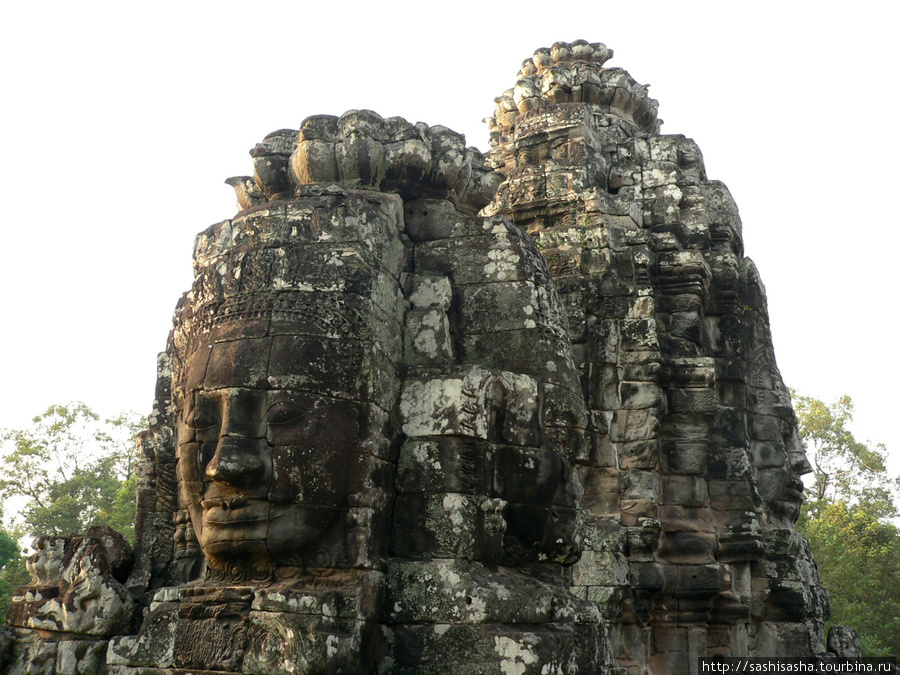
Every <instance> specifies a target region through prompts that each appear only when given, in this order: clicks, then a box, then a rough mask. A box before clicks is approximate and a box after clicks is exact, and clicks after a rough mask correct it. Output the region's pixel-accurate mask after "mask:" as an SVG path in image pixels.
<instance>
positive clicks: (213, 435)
mask: <svg viewBox="0 0 900 675" xmlns="http://www.w3.org/2000/svg"><path fill="white" fill-rule="evenodd" d="M220 418H221V415H220V413H219V408H218V406H217V405H216V403H215V401H213V400H211V399H209V398H207V397H205V396H201V395H200V394H195V395H194V397H193V403H192V405H189V406H188V407H187V409H186V410H185V414H184V423H185V425H186V426H187V427H188V428H190V429H193V430H194V432H195V435H196V438H197V440H198V441H200V442H201V443H202V442H204V441H206V442H211V441H215V440H216V439H217V438H218V435H219V426H220V424H221V419H220Z"/></svg>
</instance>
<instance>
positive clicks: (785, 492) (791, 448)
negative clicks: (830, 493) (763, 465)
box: [758, 427, 812, 526]
mask: <svg viewBox="0 0 900 675" xmlns="http://www.w3.org/2000/svg"><path fill="white" fill-rule="evenodd" d="M784 448H785V455H786V460H785V462H784V465H783V466H781V467H777V468H769V469H760V470H759V473H758V479H759V482H758V485H759V491H760V496H761V497H762V499H763V501H764V502H765V503H766V506H767V509H768V511H769V514H770V515H771V516H772V517H773V520H774V522H775V524H778V525H780V526H785V525H793V523H795V522H797V519H798V518H799V517H800V507H801V506H802V505H803V502H804V497H803V480H802V479H801V476H803V475H805V474H807V473H810V472H811V471H812V467H811V466H810V464H809V461H808V460H807V459H806V453H805V452H804V451H803V445H802V443H801V442H800V439H799V437H798V436H797V432H796V429H794V428H793V427H792V428H791V431H790V433H789V434H788V435H787V437H786V438H785V439H784Z"/></svg>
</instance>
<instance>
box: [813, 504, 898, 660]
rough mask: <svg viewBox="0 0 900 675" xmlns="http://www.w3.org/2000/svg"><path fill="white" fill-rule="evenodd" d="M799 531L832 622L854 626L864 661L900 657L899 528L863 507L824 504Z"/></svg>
mask: <svg viewBox="0 0 900 675" xmlns="http://www.w3.org/2000/svg"><path fill="white" fill-rule="evenodd" d="M800 529H801V531H802V532H803V534H804V535H805V536H806V538H807V540H808V541H809V543H810V546H812V549H813V555H814V556H815V559H816V563H817V564H818V566H819V573H820V574H821V577H822V584H823V585H824V586H825V588H826V589H828V592H829V595H830V596H831V623H833V624H836V625H845V626H853V627H854V628H855V629H856V630H857V632H858V633H859V635H860V640H861V642H862V648H863V653H864V654H865V655H866V656H890V655H896V654H900V532H898V530H897V528H896V527H894V526H893V525H892V524H890V523H888V522H884V521H882V520H879V519H878V518H875V517H874V516H872V514H871V513H867V512H866V511H865V510H864V509H863V508H861V507H858V506H857V507H851V506H848V505H847V504H846V502H843V501H835V502H828V501H826V502H824V503H822V504H820V509H819V512H818V513H817V514H816V516H815V517H813V518H805V519H801V521H800Z"/></svg>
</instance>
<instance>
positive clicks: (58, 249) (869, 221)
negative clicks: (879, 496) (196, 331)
mask: <svg viewBox="0 0 900 675" xmlns="http://www.w3.org/2000/svg"><path fill="white" fill-rule="evenodd" d="M828 7H831V8H832V9H828ZM896 7H897V6H896V5H894V4H893V3H886V2H873V1H870V0H859V1H857V2H855V3H852V4H849V3H841V4H836V3H834V4H825V3H813V2H798V1H796V0H795V1H794V2H791V1H789V0H782V1H781V2H766V1H761V2H754V3H732V2H723V1H721V0H719V1H716V2H696V1H695V2H691V1H682V2H672V1H669V2H654V1H650V0H644V1H642V2H639V3H637V2H628V1H627V0H618V1H617V2H605V1H601V0H591V1H590V2H578V1H569V2H563V3H553V2H548V3H536V2H523V1H521V0H520V1H519V2H514V3H509V2H504V3H487V2H466V1H460V0H457V1H455V2H452V3H423V2H414V3H412V2H411V3H388V2H381V3H376V2H366V3H352V2H294V3H288V2H281V3H279V2H265V1H263V0H259V1H256V2H252V3H251V2H246V1H243V2H240V3H238V2H216V3H200V2H194V3H188V2H178V3H175V2H168V1H157V2H153V3H140V4H138V3H129V2H121V1H120V2H92V1H90V0H84V1H82V2H78V3H72V2H66V3H62V2H47V1H45V2H41V3H26V2H16V3H8V6H7V7H5V8H4V12H3V15H4V16H3V23H2V26H0V57H2V62H3V63H5V64H6V66H5V71H4V75H3V79H2V89H0V91H2V99H0V100H2V107H0V110H2V113H3V119H2V122H0V159H2V161H0V165H2V175H0V179H2V180H0V184H2V185H6V186H7V187H8V188H9V189H10V191H9V192H8V193H7V197H6V198H5V199H3V220H2V249H0V250H2V252H3V255H2V264H0V284H2V288H3V291H2V296H0V297H2V307H3V312H2V316H3V320H2V329H0V348H2V351H0V353H2V354H3V356H4V358H3V361H2V365H0V368H2V371H0V373H2V380H3V394H2V406H0V427H13V426H20V425H24V424H26V423H27V422H28V420H29V419H30V417H32V416H34V415H36V414H38V413H40V412H42V411H43V410H44V409H45V408H46V407H47V406H49V405H50V404H52V403H61V402H66V401H69V400H76V399H77V400H83V401H85V402H86V403H88V404H89V405H91V406H93V407H95V408H96V409H98V410H99V411H101V412H103V413H107V414H109V413H113V412H116V411H118V410H122V409H134V410H137V411H139V412H142V413H147V412H149V410H150V405H151V402H152V398H153V388H154V379H155V355H156V353H157V352H158V351H160V350H161V349H163V348H164V346H165V341H166V335H167V332H168V328H169V324H170V320H171V313H172V310H173V308H174V306H175V302H176V301H177V300H178V298H179V297H180V295H181V293H182V292H183V291H185V290H187V289H188V288H189V287H190V283H191V246H192V241H193V237H194V235H195V234H196V233H197V232H199V231H200V230H202V229H203V228H205V227H206V226H208V225H210V224H212V223H214V222H218V221H220V220H223V219H225V218H228V217H230V216H231V215H233V213H234V211H235V207H234V202H235V199H234V193H233V191H232V189H231V188H230V187H228V186H226V185H224V183H223V181H224V179H225V178H227V177H229V176H233V175H239V174H249V173H252V167H251V163H250V158H249V155H248V154H247V153H248V151H249V150H250V148H252V147H253V145H254V144H255V143H256V142H258V141H259V140H261V139H262V137H263V136H264V135H265V134H266V133H268V132H270V131H273V130H275V129H279V128H283V127H290V128H297V127H298V126H299V125H300V122H301V121H302V120H303V119H304V118H305V117H307V116H308V115H312V114H317V113H329V114H340V113H342V112H344V111H345V110H348V109H351V108H370V109H373V110H376V111H377V112H379V113H380V114H382V115H384V116H385V117H387V116H391V115H401V116H403V117H405V118H407V119H409V120H410V121H418V120H421V121H424V122H427V123H429V124H432V125H434V124H443V125H446V126H449V127H451V128H453V129H455V130H457V131H461V132H463V133H465V134H466V138H467V140H468V142H469V144H470V145H476V146H478V147H480V148H482V149H487V130H486V126H484V125H483V124H482V123H481V120H482V118H484V117H486V116H488V115H490V113H491V112H492V110H493V98H494V97H495V96H497V95H499V94H500V93H501V92H502V91H503V90H505V89H507V88H509V87H511V86H512V85H513V84H514V82H515V76H516V72H517V70H518V67H519V65H520V63H521V61H522V60H523V59H525V58H527V57H529V56H530V55H531V54H532V53H533V52H534V50H535V49H536V48H538V47H544V46H547V47H549V46H550V45H551V44H552V43H553V42H555V41H557V40H566V41H572V40H575V39H578V38H584V39H586V40H589V41H592V42H593V41H601V42H604V43H606V44H607V45H608V46H609V47H611V48H612V49H613V50H614V51H615V57H614V58H613V59H612V61H611V62H610V65H611V66H619V67H623V68H625V69H626V70H628V71H629V72H630V73H631V74H632V76H634V78H635V79H636V80H638V81H639V82H642V83H647V84H651V85H652V86H651V88H650V93H651V95H652V96H653V97H654V98H656V99H658V100H659V102H660V117H661V118H662V119H663V120H665V124H664V125H663V132H664V133H669V134H685V135H687V136H690V137H692V138H694V139H695V140H696V141H697V142H698V143H699V145H700V148H701V149H702V151H703V153H704V157H705V159H706V166H707V172H708V174H709V177H710V178H715V179H719V180H722V181H724V182H725V183H726V184H727V185H728V186H729V188H730V189H731V191H732V193H733V194H734V196H735V198H736V199H737V203H738V205H739V207H740V210H741V215H742V218H743V221H744V236H745V247H746V252H747V255H749V256H750V257H752V258H753V259H754V261H755V262H756V263H757V265H758V267H759V268H760V271H761V273H762V275H763V279H764V281H765V283H766V286H767V290H768V294H769V308H770V312H771V319H772V328H773V334H774V339H775V347H776V355H777V357H778V363H779V366H780V368H781V371H782V374H783V376H784V379H785V381H786V382H787V383H788V385H790V386H792V387H794V388H796V389H799V390H800V391H801V392H802V393H807V394H810V395H816V396H819V397H821V398H825V399H833V398H835V397H837V396H838V395H840V394H843V393H847V394H850V395H851V396H852V398H853V400H854V401H855V402H856V406H857V424H856V427H855V428H856V432H857V436H858V437H860V438H861V439H872V440H877V441H881V442H883V443H885V444H887V446H888V448H889V449H890V450H892V451H893V455H894V459H893V468H894V471H895V473H900V431H898V424H897V423H896V418H897V417H898V415H900V412H898V400H897V396H896V391H897V386H898V383H900V369H898V360H897V350H898V344H897V339H896V334H897V333H896V328H897V319H896V315H897V297H898V293H897V291H898V283H897V275H896V269H897V268H898V267H900V251H898V249H900V246H898V244H900V235H898V225H900V223H898V215H897V214H898V210H897V206H896V204H895V201H894V197H893V196H892V195H894V194H896V193H895V190H897V189H898V188H897V185H898V183H900V180H898V179H900V175H898V164H897V158H898V156H900V141H898V138H900V136H898V133H897V132H896V131H895V129H894V126H895V125H894V123H891V122H890V120H891V119H892V117H893V116H894V115H896V108H897V103H898V87H897V81H898V77H897V69H898V66H900V59H898V57H897V53H896V51H895V46H894V45H895V43H896V30H897V26H898V25H900V23H898V18H900V10H898V9H897V8H896ZM892 308H893V309H892Z"/></svg>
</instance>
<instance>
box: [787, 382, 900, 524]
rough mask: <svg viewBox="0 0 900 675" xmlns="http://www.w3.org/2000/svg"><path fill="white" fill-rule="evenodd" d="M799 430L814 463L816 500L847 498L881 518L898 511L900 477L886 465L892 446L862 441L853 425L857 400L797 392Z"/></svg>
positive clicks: (795, 404) (816, 502)
mask: <svg viewBox="0 0 900 675" xmlns="http://www.w3.org/2000/svg"><path fill="white" fill-rule="evenodd" d="M794 407H795V410H796V412H797V419H798V421H799V423H800V436H801V437H802V438H803V441H804V443H805V445H806V453H807V456H808V457H809V459H810V461H811V462H812V465H813V479H814V484H813V486H812V489H811V493H812V494H811V495H810V496H811V501H812V504H813V505H817V504H818V503H819V502H822V501H823V500H825V501H827V502H829V503H830V502H834V501H836V500H843V501H845V502H847V503H848V504H851V505H855V506H859V507H861V508H863V509H865V510H866V511H867V512H868V513H871V514H872V515H873V516H875V517H876V518H883V517H891V516H896V515H897V507H896V504H895V503H894V496H895V495H897V494H900V478H896V477H891V476H890V474H889V473H888V471H887V461H886V459H887V449H886V448H885V447H884V445H882V444H880V443H861V442H859V441H857V440H856V438H854V436H853V433H852V432H851V431H850V428H849V426H850V424H851V423H852V422H853V401H851V400H850V397H849V396H841V397H840V398H839V399H837V400H836V401H835V402H834V403H832V404H831V405H828V404H826V403H823V402H822V401H820V400H819V399H816V398H812V397H809V396H798V395H796V394H794Z"/></svg>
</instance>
